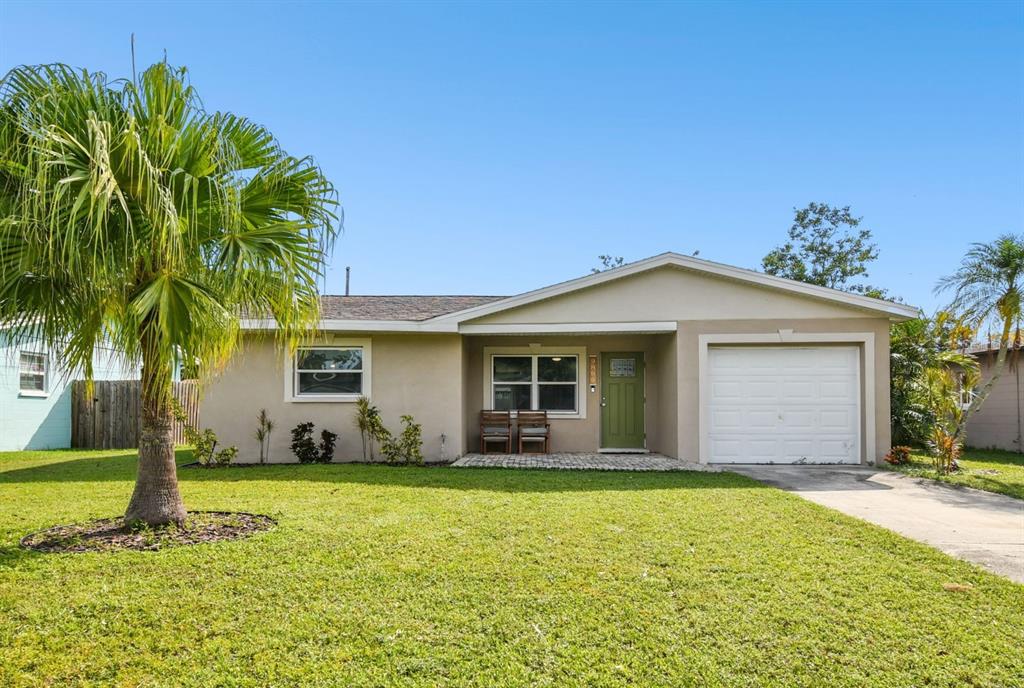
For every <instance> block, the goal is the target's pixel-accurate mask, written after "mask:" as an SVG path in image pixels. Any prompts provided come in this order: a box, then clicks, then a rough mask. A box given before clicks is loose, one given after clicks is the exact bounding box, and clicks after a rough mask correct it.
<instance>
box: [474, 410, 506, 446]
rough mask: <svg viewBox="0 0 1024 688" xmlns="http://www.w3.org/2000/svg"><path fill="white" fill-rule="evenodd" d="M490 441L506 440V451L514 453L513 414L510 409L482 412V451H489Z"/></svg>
mask: <svg viewBox="0 0 1024 688" xmlns="http://www.w3.org/2000/svg"><path fill="white" fill-rule="evenodd" d="M488 442H504V443H505V453H506V454H511V453H512V416H511V414H510V413H509V412H508V411H481V412H480V453H481V454H486V453H487V443H488Z"/></svg>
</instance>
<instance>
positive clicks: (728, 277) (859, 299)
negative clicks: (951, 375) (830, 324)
mask: <svg viewBox="0 0 1024 688" xmlns="http://www.w3.org/2000/svg"><path fill="white" fill-rule="evenodd" d="M666 267H674V268H678V269H681V270H683V271H686V272H689V273H691V274H696V275H703V276H705V277H713V278H718V279H717V280H715V281H716V282H719V284H724V283H725V282H734V283H739V284H742V285H746V286H748V287H757V288H761V289H763V290H768V291H771V292H775V293H777V294H783V295H787V296H790V297H798V298H799V299H800V300H802V301H803V302H805V303H806V302H807V301H808V300H811V301H817V302H818V303H822V304H830V305H832V306H833V307H837V306H838V307H839V310H838V311H835V310H832V311H828V309H826V311H828V312H829V314H830V315H835V314H837V312H838V313H842V314H845V315H850V311H851V309H853V310H856V311H859V312H860V313H862V314H863V315H865V316H875V317H879V316H884V317H888V318H890V319H893V320H906V319H910V318H915V317H918V315H919V311H918V309H916V308H914V307H912V306H906V305H903V304H898V303H893V302H891V301H884V300H882V299H874V298H871V297H867V296H861V295H859V294H851V293H848V292H843V291H839V290H836V289H829V288H827V287H819V286H817V285H813V284H805V283H803V282H797V281H795V280H790V279H785V278H782V277H774V276H771V275H765V274H763V273H760V272H755V271H753V270H745V269H743V268H737V267H733V266H731V265H724V264H722V263H714V262H712V261H708V260H702V259H699V258H694V257H692V256H683V255H680V254H677V253H663V254H661V255H657V256H654V257H652V258H647V259H644V260H640V261H637V262H635V263H630V264H628V265H623V266H621V267H618V268H613V269H611V270H606V271H604V272H600V273H596V274H592V275H586V276H584V277H580V278H577V279H574V280H569V281H567V282H561V283H559V284H554V285H551V286H549V287H543V288H541V289H537V290H534V291H531V292H526V293H524V294H520V295H518V296H510V297H507V298H504V299H499V300H496V301H492V302H489V303H486V304H481V305H479V306H474V307H471V308H467V309H465V310H461V311H457V312H454V313H450V314H448V315H443V316H440V317H437V318H434V319H433V321H434V322H438V323H441V322H448V321H452V322H458V323H462V322H467V321H470V320H478V319H483V318H485V317H486V316H490V315H493V314H498V313H502V312H505V311H510V310H512V309H521V308H523V307H524V306H527V305H530V304H535V303H538V302H541V301H546V300H549V299H554V298H556V297H561V296H566V295H569V294H572V293H574V292H580V291H583V290H588V289H591V288H593V287H598V286H601V285H605V284H608V283H611V282H614V281H616V280H622V279H623V278H626V277H630V276H633V275H639V274H641V273H646V272H650V271H653V270H658V269H659V268H666ZM723 288H724V287H723ZM748 291H749V290H748ZM635 316H636V317H632V318H629V319H630V320H641V319H645V316H644V315H639V314H635ZM657 317H658V318H659V319H671V316H670V315H669V314H668V313H665V314H663V315H660V316H657ZM730 317H733V316H730ZM762 317H772V316H769V315H767V314H765V315H763V316H762ZM807 317H828V316H827V315H825V313H822V314H820V316H807ZM611 319H616V318H611ZM620 319H621V318H620ZM680 319H685V318H680ZM574 320H576V321H580V320H581V318H579V317H576V318H574Z"/></svg>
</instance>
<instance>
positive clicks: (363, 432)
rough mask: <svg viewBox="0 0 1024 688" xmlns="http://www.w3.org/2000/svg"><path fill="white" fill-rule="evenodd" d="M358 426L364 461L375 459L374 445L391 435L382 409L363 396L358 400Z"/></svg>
mask: <svg viewBox="0 0 1024 688" xmlns="http://www.w3.org/2000/svg"><path fill="white" fill-rule="evenodd" d="M355 421H356V427H357V428H359V436H360V438H361V439H362V441H363V461H367V460H369V461H373V459H374V455H373V447H374V445H375V444H380V443H382V442H383V441H384V439H385V438H387V437H389V436H390V433H388V430H387V428H385V427H384V421H382V420H381V418H380V411H379V410H378V409H377V407H376V406H374V405H373V404H371V403H370V400H369V399H368V398H367V397H365V396H361V397H359V399H357V400H356V419H355Z"/></svg>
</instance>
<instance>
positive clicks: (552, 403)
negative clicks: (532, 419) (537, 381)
mask: <svg viewBox="0 0 1024 688" xmlns="http://www.w3.org/2000/svg"><path fill="white" fill-rule="evenodd" d="M537 394H538V395H539V396H540V402H539V408H538V410H540V411H575V410H576V385H539V386H538V388H537Z"/></svg>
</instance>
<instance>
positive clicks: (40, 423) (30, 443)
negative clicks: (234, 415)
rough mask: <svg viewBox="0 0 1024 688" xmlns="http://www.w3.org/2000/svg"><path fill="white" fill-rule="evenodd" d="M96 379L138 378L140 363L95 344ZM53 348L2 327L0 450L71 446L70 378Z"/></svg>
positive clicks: (0, 328)
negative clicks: (138, 364) (127, 360)
mask: <svg viewBox="0 0 1024 688" xmlns="http://www.w3.org/2000/svg"><path fill="white" fill-rule="evenodd" d="M93 375H94V377H95V379H97V380H121V379H138V377H139V368H138V366H132V365H127V364H125V363H124V362H123V361H122V360H121V359H120V358H119V357H118V356H117V355H116V352H115V351H113V350H112V349H109V348H102V347H101V348H99V349H98V350H97V351H96V354H95V356H94V358H93ZM72 378H73V375H72V374H71V371H68V370H67V369H66V367H65V366H63V365H62V361H61V358H60V356H59V355H58V353H57V352H54V351H50V350H49V349H48V348H47V347H46V346H45V345H43V343H42V342H40V341H38V340H35V339H30V340H28V341H24V340H16V339H15V338H13V337H11V336H10V333H9V332H8V331H7V330H5V329H4V328H3V327H2V326H0V451H17V450H21V449H64V448H67V447H70V446H71V380H72Z"/></svg>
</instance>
